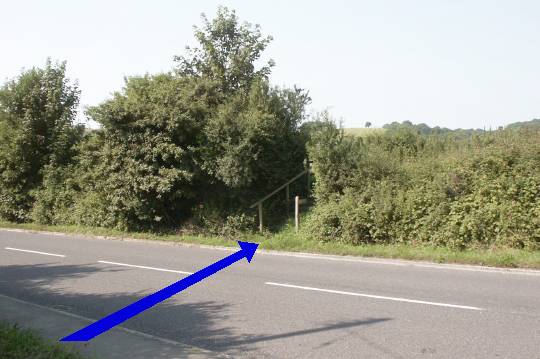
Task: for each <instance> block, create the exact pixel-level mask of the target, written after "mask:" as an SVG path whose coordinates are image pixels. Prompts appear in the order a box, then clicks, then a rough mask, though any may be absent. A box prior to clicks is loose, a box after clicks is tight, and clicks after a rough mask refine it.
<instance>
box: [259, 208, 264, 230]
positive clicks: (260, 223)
mask: <svg viewBox="0 0 540 359" xmlns="http://www.w3.org/2000/svg"><path fill="white" fill-rule="evenodd" d="M262 231H263V214H262V203H259V232H261V233H262Z"/></svg>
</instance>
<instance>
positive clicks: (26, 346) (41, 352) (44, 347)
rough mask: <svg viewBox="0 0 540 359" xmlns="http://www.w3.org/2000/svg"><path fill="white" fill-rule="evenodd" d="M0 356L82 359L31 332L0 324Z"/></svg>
mask: <svg viewBox="0 0 540 359" xmlns="http://www.w3.org/2000/svg"><path fill="white" fill-rule="evenodd" d="M0 355H1V356H2V358H6V359H32V358H36V359H37V358H39V359H83V358H84V357H83V356H82V355H80V354H79V353H77V352H74V351H72V350H70V349H68V348H66V347H63V346H61V345H60V344H57V343H53V342H51V341H48V340H45V339H43V338H42V337H40V336H39V335H38V334H36V333H35V332H33V331H31V330H26V329H21V328H18V327H17V326H16V325H13V324H9V323H6V322H0Z"/></svg>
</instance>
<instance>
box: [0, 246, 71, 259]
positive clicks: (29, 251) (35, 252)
mask: <svg viewBox="0 0 540 359" xmlns="http://www.w3.org/2000/svg"><path fill="white" fill-rule="evenodd" d="M5 249H7V250H8V251H19V252H28V253H34V254H43V255H44V256H53V257H62V258H65V255H63V254H54V253H47V252H38V251H31V250H29V249H20V248H11V247H6V248H5Z"/></svg>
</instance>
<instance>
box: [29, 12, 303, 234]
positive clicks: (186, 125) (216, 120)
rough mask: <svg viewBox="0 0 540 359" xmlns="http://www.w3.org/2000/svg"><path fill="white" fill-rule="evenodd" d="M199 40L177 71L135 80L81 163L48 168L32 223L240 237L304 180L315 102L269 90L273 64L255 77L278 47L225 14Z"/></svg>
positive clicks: (97, 112)
mask: <svg viewBox="0 0 540 359" xmlns="http://www.w3.org/2000/svg"><path fill="white" fill-rule="evenodd" d="M195 37H196V39H197V40H198V42H199V46H198V47H195V48H189V49H187V51H186V54H185V56H177V57H176V58H175V60H176V64H177V67H176V68H175V69H174V70H173V71H171V72H168V73H161V74H156V75H145V76H138V77H129V78H127V79H126V82H125V87H124V88H123V89H122V90H121V91H119V92H116V93H114V95H113V96H112V98H110V99H109V100H107V101H105V102H103V103H102V104H100V105H97V106H93V107H90V108H88V110H87V115H88V116H89V117H90V118H91V119H92V120H94V121H96V122H97V123H99V124H100V125H101V128H100V129H99V130H97V131H90V132H88V133H87V134H86V135H85V137H84V139H83V141H82V142H81V143H80V144H79V145H77V146H74V147H73V149H72V152H73V155H72V156H71V158H72V159H73V160H74V163H71V162H70V163H66V164H65V165H62V166H53V165H51V166H46V167H44V168H43V171H42V176H41V178H40V181H37V182H38V183H39V184H40V185H41V186H39V187H38V189H37V191H36V192H35V203H34V206H33V210H32V217H31V218H32V219H33V220H35V221H37V222H39V223H50V224H80V225H92V226H103V227H113V228H117V229H122V230H128V229H129V230H137V229H138V230H145V229H155V230H159V229H163V228H178V227H180V226H182V225H183V223H187V222H190V221H191V222H193V220H195V221H197V220H200V222H201V223H199V224H198V225H201V224H203V225H205V226H207V227H209V228H208V229H209V230H212V231H214V230H213V229H212V228H216V227H218V226H222V227H223V228H224V231H225V232H231V231H232V232H234V231H236V230H237V228H239V227H242V228H247V227H249V226H248V225H247V222H251V226H252V225H253V222H254V221H253V217H252V216H249V215H244V216H241V217H238V216H239V213H241V212H243V211H246V209H247V207H248V206H249V205H250V204H251V202H252V201H253V200H254V199H255V198H257V197H262V196H263V195H265V194H266V193H268V192H269V191H271V190H273V189H274V188H275V187H276V186H278V185H280V184H282V183H283V182H284V181H286V180H287V179H289V178H290V177H292V176H293V175H295V174H297V173H298V172H299V171H301V170H302V168H303V161H304V159H305V156H306V152H305V140H306V139H305V137H304V136H303V134H302V133H301V130H300V123H301V122H302V120H303V119H304V117H305V113H304V109H305V106H306V105H307V104H308V102H309V97H308V95H307V93H306V92H305V91H303V90H301V89H297V88H292V89H287V88H283V89H282V88H276V87H273V86H271V85H270V83H269V81H268V78H267V76H268V75H269V73H270V69H271V67H272V65H273V63H272V62H271V61H270V62H269V63H267V64H266V65H264V66H262V67H261V68H256V66H255V62H256V61H258V60H259V59H260V57H261V54H262V52H263V50H264V49H265V48H266V46H267V44H268V43H269V41H270V40H271V38H270V37H264V36H262V35H261V32H260V29H259V27H258V26H255V27H253V26H251V25H250V24H240V23H239V20H238V18H237V17H236V15H235V13H234V12H233V11H229V10H228V9H226V8H220V9H219V11H218V16H217V17H216V18H215V19H213V20H212V21H209V20H208V19H206V17H204V16H203V27H202V28H196V29H195ZM268 205H269V207H270V208H272V206H273V204H272V203H269V204H268ZM268 214H269V215H271V214H272V213H271V212H270V213H268ZM238 218H241V219H239V220H237V219H238ZM270 218H272V217H270ZM203 219H204V220H203ZM210 219H211V220H210ZM210 227H211V228H210ZM227 228H232V229H231V231H229V230H227Z"/></svg>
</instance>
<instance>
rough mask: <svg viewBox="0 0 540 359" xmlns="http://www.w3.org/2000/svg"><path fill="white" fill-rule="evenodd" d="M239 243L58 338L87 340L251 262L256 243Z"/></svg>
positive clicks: (76, 340) (75, 340)
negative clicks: (235, 249)
mask: <svg viewBox="0 0 540 359" xmlns="http://www.w3.org/2000/svg"><path fill="white" fill-rule="evenodd" d="M238 244H239V245H240V250H239V251H238V252H235V253H233V254H231V255H230V256H227V257H225V258H223V259H221V260H219V261H217V262H216V263H214V264H211V265H209V266H208V267H206V268H203V269H201V270H200V271H198V272H195V273H193V274H191V275H190V276H188V277H186V278H184V279H181V280H179V281H178V282H176V283H173V284H171V285H170V286H168V287H165V288H163V289H161V290H159V291H157V292H155V293H154V294H150V295H149V296H146V297H144V298H142V299H139V300H138V301H136V302H135V303H132V304H130V305H128V306H127V307H125V308H122V309H120V310H119V311H117V312H114V313H112V314H109V315H108V316H106V317H105V318H102V319H100V320H98V321H97V322H94V323H92V324H90V325H89V326H86V327H84V328H82V329H80V330H78V331H76V332H75V333H73V334H70V335H68V336H67V337H64V338H62V339H60V341H61V342H85V341H88V340H90V339H92V338H94V337H96V336H98V335H100V334H101V333H103V332H106V331H107V330H109V329H111V328H112V327H115V326H117V325H118V324H120V323H122V322H124V321H126V320H128V319H129V318H131V317H134V316H136V315H137V314H139V313H141V312H143V311H145V310H146V309H148V308H151V307H153V306H154V305H156V304H158V303H160V302H162V301H164V300H165V299H168V298H170V297H172V296H173V295H175V294H177V293H179V292H181V291H183V290H184V289H186V288H189V287H191V286H192V285H193V284H195V283H198V282H200V281H201V280H203V279H205V278H206V277H209V276H211V275H213V274H214V273H216V272H219V271H220V270H222V269H224V268H226V267H228V266H230V265H231V264H233V263H236V262H238V261H239V260H241V259H242V258H246V259H247V261H248V262H251V259H252V258H253V255H254V254H255V251H256V250H257V247H258V246H259V245H258V244H257V243H250V242H241V241H238Z"/></svg>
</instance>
